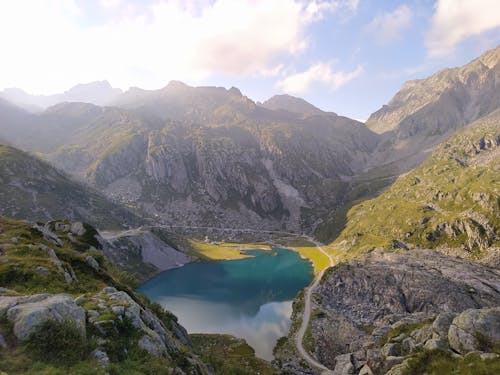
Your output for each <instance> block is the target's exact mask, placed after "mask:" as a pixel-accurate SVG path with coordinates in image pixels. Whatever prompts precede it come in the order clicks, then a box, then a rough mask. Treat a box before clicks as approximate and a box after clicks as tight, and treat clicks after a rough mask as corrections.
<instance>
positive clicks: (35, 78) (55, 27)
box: [0, 0, 357, 93]
mask: <svg viewBox="0 0 500 375" xmlns="http://www.w3.org/2000/svg"><path fill="white" fill-rule="evenodd" d="M313 3H314V4H316V6H312V7H311V4H313ZM100 4H101V7H102V10H103V13H102V14H101V15H100V17H101V18H102V17H104V21H102V19H101V20H100V18H99V17H95V15H92V14H83V13H84V9H83V8H82V9H80V8H78V6H77V3H76V2H75V1H66V0H38V1H32V0H16V1H0V45H1V46H2V69H0V82H1V84H2V85H4V87H8V86H17V87H23V88H26V89H29V90H30V91H32V92H35V93H51V92H55V91H61V90H64V89H67V88H68V87H69V86H71V85H73V84H75V83H76V82H88V81H92V80H96V79H108V80H110V82H111V83H112V84H113V85H115V86H118V87H122V88H127V87H129V86H133V85H137V86H142V87H146V88H152V87H159V86H162V85H163V84H164V83H166V82H167V81H168V80H170V79H180V80H185V81H187V82H190V83H196V82H197V81H201V80H202V79H203V78H204V77H206V76H208V75H211V74H236V75H257V74H262V75H269V74H272V73H273V69H274V68H275V67H277V66H279V64H280V63H282V62H283V57H287V56H291V55H294V54H297V53H300V52H302V51H304V49H305V48H307V37H306V31H307V27H308V26H309V25H310V23H311V22H314V21H315V20H317V19H320V18H321V14H323V13H324V12H328V11H330V12H331V11H335V10H334V7H343V8H342V9H347V8H349V9H354V8H353V7H354V6H357V2H356V1H353V0H343V1H311V0H273V1H269V0H215V1H208V0H202V1H194V0H190V1H181V0H157V1H156V2H155V3H154V4H153V5H152V6H149V7H146V6H139V5H137V3H136V4H133V3H131V2H128V1H127V0H101V2H100ZM110 9H112V10H113V11H112V12H110V11H109V10H110ZM336 9H337V8H336ZM106 17H108V18H106ZM89 19H90V21H91V22H88V20H89ZM96 19H97V20H100V23H99V24H96V23H95V22H96V21H95V20H96ZM279 70H281V68H280V69H279ZM275 72H277V71H276V70H275ZM276 74H277V73H276Z"/></svg>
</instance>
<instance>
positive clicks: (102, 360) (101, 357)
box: [91, 348, 110, 367]
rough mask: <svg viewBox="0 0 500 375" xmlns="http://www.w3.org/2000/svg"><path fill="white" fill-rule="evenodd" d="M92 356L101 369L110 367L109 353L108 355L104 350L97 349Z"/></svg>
mask: <svg viewBox="0 0 500 375" xmlns="http://www.w3.org/2000/svg"><path fill="white" fill-rule="evenodd" d="M91 354H92V356H93V357H94V358H95V359H96V361H97V364H98V365H99V366H101V367H108V366H109V363H110V360H109V357H108V353H106V352H105V351H104V350H103V349H101V348H97V349H95V350H94V351H93V352H92V353H91Z"/></svg>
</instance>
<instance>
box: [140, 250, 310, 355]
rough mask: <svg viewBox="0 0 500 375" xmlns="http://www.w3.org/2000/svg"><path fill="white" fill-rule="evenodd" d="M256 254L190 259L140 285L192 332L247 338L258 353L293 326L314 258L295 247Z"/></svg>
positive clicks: (265, 351)
mask: <svg viewBox="0 0 500 375" xmlns="http://www.w3.org/2000/svg"><path fill="white" fill-rule="evenodd" d="M247 253H248V254H251V255H252V256H253V258H246V259H239V260H230V261H218V262H208V263H190V264H187V265H185V266H183V267H181V268H176V269H172V270H168V271H165V272H162V273H161V274H159V275H157V276H156V277H154V278H153V279H151V280H149V281H148V282H146V283H145V284H143V285H142V286H141V287H140V288H139V291H140V292H143V293H145V294H146V295H148V297H149V298H150V299H152V300H154V301H156V302H159V303H160V304H161V305H162V306H164V307H165V308H167V309H168V310H170V311H172V312H173V313H174V314H175V315H177V316H178V317H179V322H180V323H181V324H182V325H183V326H184V327H185V328H186V329H187V330H188V332H189V333H227V334H231V335H234V336H237V337H242V338H244V339H245V340H246V341H247V342H248V344H249V345H251V346H252V347H253V348H254V349H255V352H256V354H257V356H259V357H261V358H264V359H267V360H270V359H272V349H273V347H274V345H275V344H276V341H277V340H278V338H280V337H281V336H285V335H286V334H287V332H288V329H289V327H290V315H291V312H292V300H293V298H294V297H295V295H296V294H297V293H298V291H299V290H301V289H302V288H304V287H305V286H307V285H309V283H310V282H311V281H312V278H313V269H312V265H311V264H310V262H308V261H307V260H304V259H301V258H300V256H299V255H298V254H297V253H295V252H294V251H291V250H286V249H273V250H272V251H262V250H250V251H248V252H247Z"/></svg>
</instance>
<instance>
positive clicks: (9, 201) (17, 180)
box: [0, 145, 143, 228]
mask: <svg viewBox="0 0 500 375" xmlns="http://www.w3.org/2000/svg"><path fill="white" fill-rule="evenodd" d="M0 181H1V184H0V215H3V216H9V217H14V218H18V219H27V220H40V221H45V220H53V219H58V218H62V219H69V220H75V221H85V222H88V223H91V224H94V225H98V226H99V227H102V228H123V227H124V226H128V225H138V224H140V223H142V222H143V221H142V219H139V218H138V217H137V216H136V215H135V214H133V213H132V212H130V211H129V210H127V209H125V208H123V207H121V206H119V205H117V204H115V203H113V202H111V201H110V200H109V199H107V198H105V197H104V196H103V195H102V194H100V193H98V192H96V191H95V190H93V189H91V188H89V187H87V186H85V185H83V184H81V183H78V182H75V181H73V180H71V179H70V178H68V177H67V176H66V175H64V174H63V173H61V172H59V171H58V170H56V169H55V168H54V167H52V166H50V165H49V164H48V163H46V162H44V161H42V160H39V159H37V158H36V157H33V156H31V155H29V154H27V153H25V152H23V151H19V150H17V149H15V148H13V147H9V146H1V145H0Z"/></svg>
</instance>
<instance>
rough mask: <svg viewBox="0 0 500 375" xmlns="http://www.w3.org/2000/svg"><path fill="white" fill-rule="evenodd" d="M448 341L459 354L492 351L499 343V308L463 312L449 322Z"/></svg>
mask: <svg viewBox="0 0 500 375" xmlns="http://www.w3.org/2000/svg"><path fill="white" fill-rule="evenodd" d="M448 340H449V343H450V347H451V348H452V349H453V350H454V351H456V352H457V353H460V354H466V353H468V352H472V351H489V350H493V349H494V348H495V346H497V345H498V343H500V307H498V308H494V309H482V310H466V311H464V312H463V313H461V314H460V315H458V316H457V317H456V318H455V319H453V321H452V322H451V325H450V328H449V330H448Z"/></svg>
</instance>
